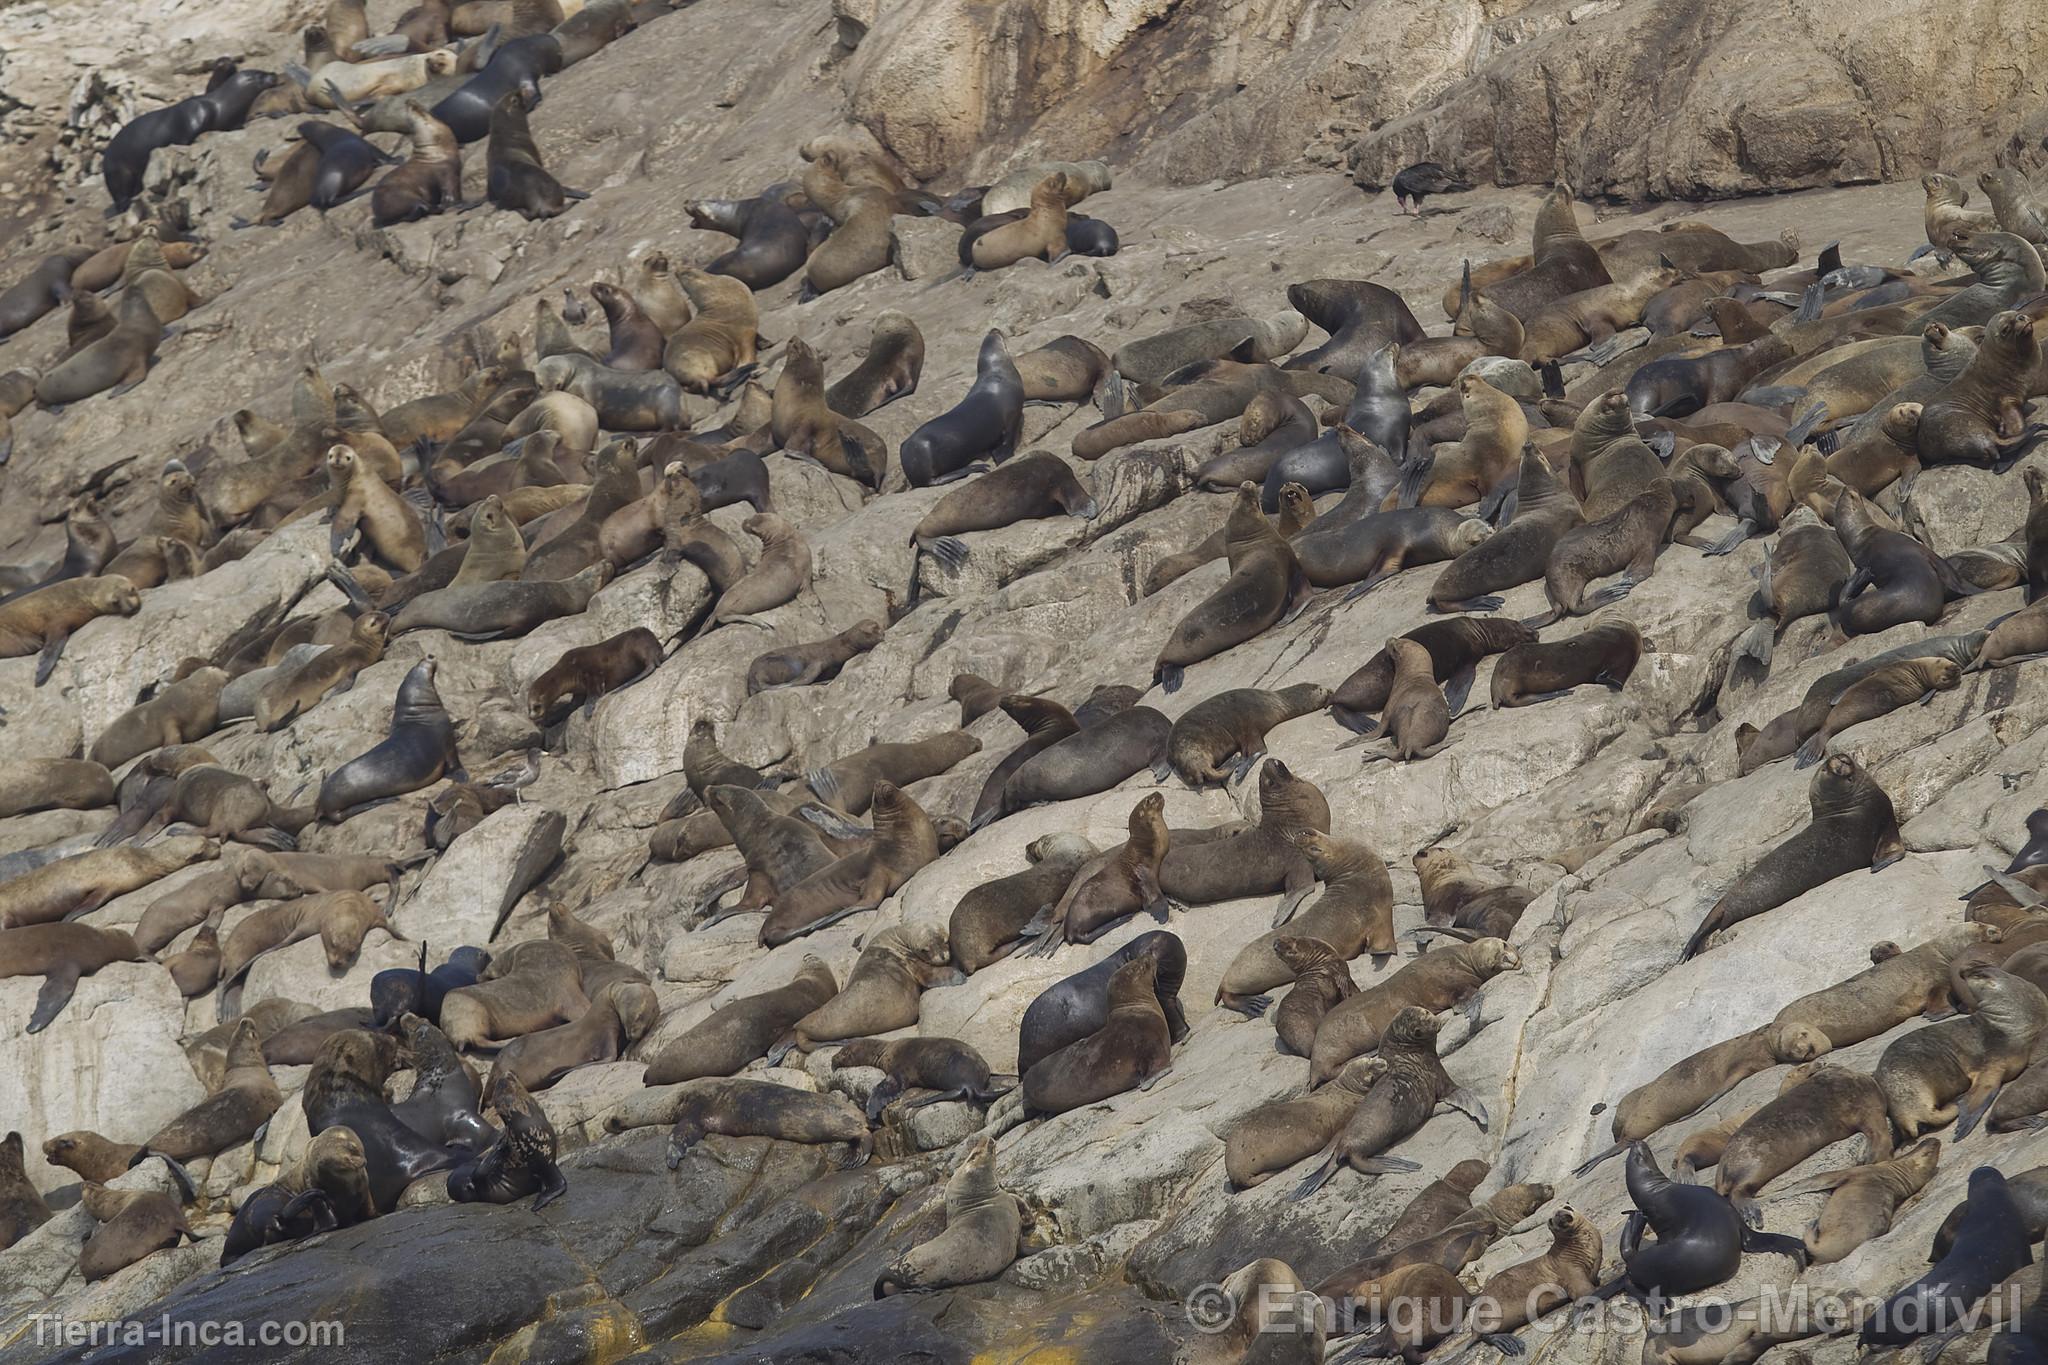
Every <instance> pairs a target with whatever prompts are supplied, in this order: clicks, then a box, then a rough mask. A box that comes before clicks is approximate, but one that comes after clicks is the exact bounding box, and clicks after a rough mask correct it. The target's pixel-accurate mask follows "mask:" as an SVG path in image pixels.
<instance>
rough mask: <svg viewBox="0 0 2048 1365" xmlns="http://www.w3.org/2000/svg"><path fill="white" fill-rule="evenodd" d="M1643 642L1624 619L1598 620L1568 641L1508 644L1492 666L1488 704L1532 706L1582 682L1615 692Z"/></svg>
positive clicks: (1638, 657)
mask: <svg viewBox="0 0 2048 1365" xmlns="http://www.w3.org/2000/svg"><path fill="white" fill-rule="evenodd" d="M1645 648H1647V642H1646V641H1645V640H1644V639H1643V637H1642V635H1641V633H1640V632H1639V631H1637V630H1636V628H1635V626H1634V625H1632V624H1630V623H1629V622H1627V621H1603V622H1601V623H1600V624H1599V625H1597V626H1592V627H1589V628H1588V629H1586V630H1583V631H1581V632H1580V633H1579V634H1577V635H1574V636H1572V637H1571V638H1570V639H1568V640H1554V641H1550V642H1547V643H1544V642H1536V643H1530V644H1520V645H1516V646H1514V647H1513V648H1512V649H1510V650H1508V651H1507V652H1506V653H1505V654H1503V655H1502V656H1501V657H1500V661H1499V662H1498V663H1496V664H1494V666H1493V681H1492V689H1493V705H1494V707H1495V708H1496V709H1500V708H1504V707H1510V706H1533V705H1535V704H1536V703H1538V702H1544V701H1550V700H1552V699H1554V698H1557V697H1561V696H1563V695H1565V694H1566V693H1567V692H1569V691H1571V689H1572V688H1574V687H1578V686H1580V685H1582V684H1585V683H1605V684H1606V685H1607V686H1608V687H1611V688H1613V689H1614V690H1615V691H1617V692H1618V691H1620V690H1621V688H1622V686H1623V685H1624V684H1625V683H1627V682H1628V679H1629V675H1630V674H1631V673H1633V672H1634V671H1635V667H1636V664H1637V663H1638V662H1639V661H1640V660H1641V659H1642V656H1643V650H1644V649H1645Z"/></svg>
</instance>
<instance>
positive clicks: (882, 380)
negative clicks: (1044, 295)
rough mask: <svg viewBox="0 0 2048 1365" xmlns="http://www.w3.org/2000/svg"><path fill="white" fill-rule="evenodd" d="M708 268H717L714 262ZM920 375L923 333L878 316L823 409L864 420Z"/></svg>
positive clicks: (912, 387) (905, 319) (900, 317)
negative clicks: (864, 349) (863, 346)
mask: <svg viewBox="0 0 2048 1365" xmlns="http://www.w3.org/2000/svg"><path fill="white" fill-rule="evenodd" d="M711 269H713V270H716V269H717V263H716V262H713V263H712V266H711ZM1054 344H1055V345H1056V344H1058V343H1054ZM923 375H924V333H923V332H921V331H919V330H918V326H917V321H916V320H915V319H914V318H911V317H910V316H908V315H907V314H904V313H898V312H894V311H891V312H885V313H879V314H877V315H876V316H875V322H874V329H873V331H872V332H871V333H870V334H869V336H868V349H867V354H866V355H864V356H863V357H862V358H861V362H860V364H858V365H856V366H855V367H854V368H853V369H852V370H851V371H850V372H848V373H847V374H846V375H844V376H843V377H842V378H841V379H840V380H839V381H838V382H837V383H835V384H833V385H832V386H831V387H830V388H828V389H826V390H825V406H826V407H828V408H830V409H832V411H834V412H836V413H838V414H839V415H840V416H841V417H865V416H867V415H868V414H869V413H871V412H873V411H874V410H875V409H876V408H879V407H881V406H883V405H884V404H886V403H892V402H894V401H895V400H896V399H898V398H901V397H903V396H905V395H906V394H912V393H916V392H917V381H918V380H919V379H920V378H921V377H922V376H923Z"/></svg>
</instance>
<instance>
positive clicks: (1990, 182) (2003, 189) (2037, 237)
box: [1977, 167, 2048, 247]
mask: <svg viewBox="0 0 2048 1365" xmlns="http://www.w3.org/2000/svg"><path fill="white" fill-rule="evenodd" d="M1977 188H1978V189H1980V190H1983V191H1984V197H1985V198H1987V199H1989V200H1990V201H1991V214H1992V216H1993V217H1994V218H1996V219H1997V220H1998V230H1999V231H2000V232H2010V233H2011V234H2012V235H2013V236H2015V237H2021V238H2024V239H2026V240H2027V241H2029V242H2032V243H2033V244H2034V245H2035V246H2037V247H2038V246H2044V245H2048V209H2044V208H2043V207H2042V206H2041V201H2040V200H2039V199H2038V198H2036V197H2035V195H2034V187H2033V186H2032V185H2031V184H2030V183H2029V182H2028V180H2027V173H2026V172H2025V171H2022V170H2020V169H2018V168H2017V167H2002V168H1997V169H1993V170H1988V171H1980V172H1978V174H1977Z"/></svg>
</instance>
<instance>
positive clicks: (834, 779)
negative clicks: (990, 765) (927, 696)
mask: <svg viewBox="0 0 2048 1365" xmlns="http://www.w3.org/2000/svg"><path fill="white" fill-rule="evenodd" d="M979 752H981V741H980V740H979V739H977V738H975V737H974V736H973V735H970V734H968V733H967V732H966V731H964V730H947V731H941V732H940V733H938V734H936V735H928V736H926V737H925V738H924V739H920V740H916V741H914V742H908V743H882V744H870V745H869V746H868V747H867V748H865V749H862V750H861V751H860V752H859V753H854V754H848V755H846V756H845V757H844V758H837V759H834V760H833V761H832V762H830V763H828V764H826V765H824V766H823V767H820V768H812V769H809V770H807V771H806V772H805V773H804V783H805V785H806V786H808V787H809V788H810V789H811V790H812V791H813V792H815V793H817V796H818V799H819V800H821V801H825V802H829V803H830V804H831V805H833V806H835V807H837V808H838V809H840V810H842V811H845V812H846V813H847V814H848V815H860V814H863V813H864V812H866V810H867V809H868V806H869V804H870V803H871V802H872V801H873V799H874V791H875V786H876V784H877V783H879V782H883V781H888V782H893V783H895V784H896V785H897V786H899V787H907V786H909V785H910V784H911V783H913V782H919V781H922V780H923V779H925V778H927V777H936V776H938V775H939V774H940V773H943V772H945V771H947V770H948V769H950V768H951V767H953V765H954V764H956V763H958V762H960V760H962V759H964V758H967V757H968V756H969V755H972V754H976V753H979Z"/></svg>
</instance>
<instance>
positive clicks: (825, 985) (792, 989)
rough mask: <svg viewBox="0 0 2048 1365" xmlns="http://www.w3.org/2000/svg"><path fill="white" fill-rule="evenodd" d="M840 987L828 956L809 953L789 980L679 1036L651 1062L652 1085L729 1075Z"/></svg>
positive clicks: (732, 1004) (728, 1007) (729, 1006)
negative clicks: (828, 962) (825, 957)
mask: <svg viewBox="0 0 2048 1365" xmlns="http://www.w3.org/2000/svg"><path fill="white" fill-rule="evenodd" d="M838 993H839V983H838V982H837V981H835V980H834V979H833V977H832V969H831V968H830V967H828V966H826V965H825V962H824V960H823V959H822V958H819V957H817V956H815V955H812V954H809V953H806V954H805V955H804V959H803V962H802V964H801V965H800V966H799V967H798V969H797V973H796V975H795V976H794V977H792V978H791V979H790V981H789V983H788V984H787V985H783V986H777V987H776V988H775V989H773V990H769V991H763V992H761V993H760V994H759V995H749V996H742V997H740V998H739V999H737V1000H734V1001H731V1002H730V1003H728V1004H726V1005H724V1006H722V1007H721V1008H719V1009H717V1010H715V1011H714V1012H713V1013H712V1014H711V1015H710V1017H708V1018H706V1019H705V1020H704V1021H703V1022H701V1023H699V1024H698V1025H697V1026H696V1027H694V1028H692V1029H691V1030H690V1031H689V1032H687V1033H685V1034H683V1035H681V1036H680V1037H678V1038H676V1039H675V1040H674V1041H672V1042H671V1043H669V1045H668V1046H666V1047H664V1048H663V1049H662V1050H661V1051H660V1052H658V1053H656V1054H655V1055H654V1057H653V1058H652V1059H651V1060H650V1061H649V1062H648V1064H647V1074H646V1077H645V1079H646V1082H647V1084H649V1085H673V1084H676V1083H678V1082H681V1081H689V1080H695V1079H697V1078H698V1077H700V1076H729V1075H732V1074H733V1073H734V1072H736V1071H738V1070H739V1069H740V1068H741V1067H744V1066H745V1065H746V1064H747V1063H749V1062H751V1061H754V1060H755V1059H756V1058H759V1057H764V1056H766V1055H767V1053H768V1049H769V1048H771V1047H773V1046H774V1045H775V1041H776V1039H778V1038H780V1037H782V1036H783V1035H784V1034H785V1033H787V1032H789V1030H790V1029H791V1027H792V1026H794V1025H795V1024H796V1022H797V1021H798V1020H799V1019H802V1018H803V1017H804V1016H805V1015H807V1014H809V1013H811V1012H812V1011H813V1010H815V1009H817V1008H819V1007H820V1006H821V1005H823V1004H824V1003H825V1002H826V1001H828V1000H830V999H831V998H832V997H833V996H835V995H837V994H838Z"/></svg>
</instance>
